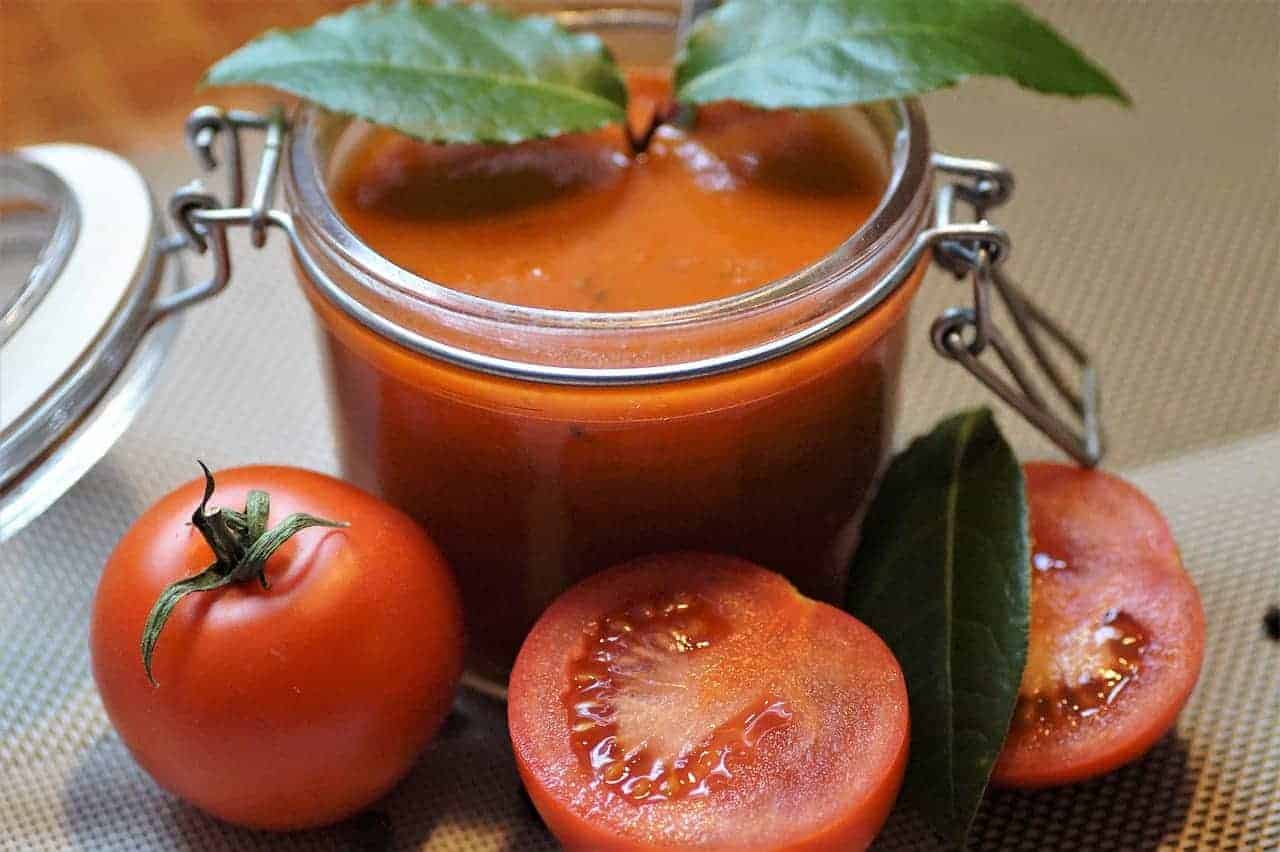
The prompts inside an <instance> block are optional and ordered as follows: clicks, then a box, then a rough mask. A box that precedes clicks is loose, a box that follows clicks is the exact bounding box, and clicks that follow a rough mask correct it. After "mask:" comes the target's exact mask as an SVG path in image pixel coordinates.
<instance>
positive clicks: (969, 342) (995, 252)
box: [929, 154, 1103, 467]
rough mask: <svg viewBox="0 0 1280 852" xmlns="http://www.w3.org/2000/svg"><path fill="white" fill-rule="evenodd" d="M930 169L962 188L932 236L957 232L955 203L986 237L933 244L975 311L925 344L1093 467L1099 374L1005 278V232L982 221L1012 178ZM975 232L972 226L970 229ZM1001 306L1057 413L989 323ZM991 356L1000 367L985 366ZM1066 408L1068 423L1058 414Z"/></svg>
mask: <svg viewBox="0 0 1280 852" xmlns="http://www.w3.org/2000/svg"><path fill="white" fill-rule="evenodd" d="M933 163H934V167H935V168H936V169H937V170H938V171H939V172H942V173H945V174H949V175H954V176H955V177H957V178H960V179H961V180H958V181H952V182H950V183H947V184H945V185H943V186H942V187H941V188H940V189H939V190H938V192H937V196H936V198H935V206H934V228H933V230H934V231H942V232H945V230H946V229H948V228H954V227H955V224H954V222H953V217H954V215H955V207H956V205H957V203H959V202H964V203H967V204H968V205H969V206H970V207H971V208H972V210H973V213H974V217H975V218H976V219H977V220H978V222H977V224H978V225H980V226H982V225H985V226H987V227H988V228H989V229H990V232H989V236H982V235H979V234H971V235H968V236H965V237H963V238H953V237H946V236H942V237H940V238H939V239H938V240H937V241H936V242H935V243H934V254H933V257H934V261H935V262H936V263H937V264H938V265H939V266H941V267H942V268H943V269H945V270H947V271H948V272H950V273H951V274H952V275H954V276H955V277H956V278H957V279H961V278H965V277H968V278H969V279H970V282H971V286H972V292H973V306H972V307H964V308H959V307H957V308H949V309H948V310H946V311H943V312H942V314H941V315H940V316H939V317H938V318H937V319H935V320H934V321H933V325H932V327H931V328H930V334H929V336H930V338H931V339H932V341H933V348H934V349H936V350H937V351H938V353H939V354H940V355H942V356H943V357H946V358H949V359H951V360H953V361H956V362H957V363H959V364H960V365H961V366H962V367H964V368H965V369H966V370H968V371H969V372H970V373H972V374H973V375H974V376H976V377H977V379H978V380H979V381H981V382H982V383H983V384H984V385H986V386H987V387H988V388H990V389H991V390H992V391H993V392H994V393H995V394H996V395H997V396H999V397H1000V398H1001V399H1003V400H1004V401H1005V402H1006V403H1008V404H1009V405H1010V406H1012V407H1013V408H1014V409H1016V410H1017V411H1018V412H1019V413H1020V414H1022V415H1023V416H1024V417H1025V418H1026V419H1027V420H1028V421H1030V422H1031V423H1032V424H1033V425H1034V426H1036V427H1037V428H1038V429H1040V431H1042V432H1043V433H1044V434H1045V435H1046V436H1048V437H1049V439H1050V440H1052V441H1053V442H1054V443H1055V444H1057V445H1058V446H1059V447H1061V448H1062V449H1063V450H1064V451H1066V452H1067V453H1068V454H1070V455H1071V456H1072V458H1074V459H1075V460H1076V461H1078V462H1079V463H1080V464H1082V465H1084V466H1085V467H1095V466H1096V465H1097V464H1098V463H1099V462H1100V461H1101V460H1102V454H1103V440H1102V427H1101V422H1100V419H1099V392H1098V374H1097V370H1096V369H1095V368H1094V366H1093V364H1092V362H1091V361H1090V359H1089V356H1088V354H1087V353H1086V352H1085V351H1084V348H1083V347H1082V346H1081V345H1080V344H1079V343H1078V342H1077V341H1076V340H1075V339H1074V338H1072V337H1071V335H1070V334H1068V333H1067V331H1066V329H1064V328H1063V327H1062V326H1061V325H1059V324H1058V323H1056V322H1054V321H1053V320H1052V319H1050V317H1049V316H1048V315H1047V314H1046V313H1045V312H1044V311H1043V310H1042V309H1041V308H1039V307H1038V306H1036V305H1035V303H1033V302H1032V301H1031V300H1030V299H1028V298H1027V296H1026V295H1025V294H1024V293H1023V292H1022V290H1021V289H1019V288H1018V287H1017V286H1015V285H1014V283H1013V282H1012V281H1011V280H1010V279H1009V277H1008V276H1007V275H1005V273H1004V271H1003V269H1002V264H1003V263H1004V261H1005V260H1006V259H1007V258H1008V255H1009V249H1010V247H1011V244H1010V241H1009V236H1008V234H1007V233H1005V231H1004V230H1003V229H1000V228H998V227H996V226H994V225H991V224H990V222H988V221H987V218H986V217H987V211H988V210H989V209H991V208H992V207H996V206H998V205H1000V204H1003V203H1004V202H1005V201H1007V200H1008V199H1009V196H1010V195H1011V194H1012V192H1013V176H1012V175H1011V174H1010V173H1009V171H1008V170H1007V169H1005V168H1004V167H1003V166H1000V165H998V164H996V163H991V162H986V161H983V160H968V159H962V158H959V157H950V156H947V155H944V154H935V155H934V157H933ZM969 227H972V226H969ZM993 289H994V291H995V293H996V294H997V295H998V296H999V298H1000V300H1001V302H1003V304H1004V306H1005V308H1006V309H1007V310H1008V312H1009V315H1010V316H1011V317H1012V318H1013V324H1014V328H1015V330H1016V332H1017V335H1018V336H1019V337H1020V338H1021V340H1022V342H1023V344H1024V345H1025V347H1026V349H1027V351H1028V352H1030V353H1031V356H1032V359H1033V360H1034V362H1035V366H1037V367H1038V368H1039V371H1040V373H1041V375H1042V376H1043V378H1044V379H1047V381H1048V384H1049V386H1050V388H1051V389H1052V391H1053V393H1054V394H1055V395H1056V397H1057V401H1058V405H1057V407H1055V406H1054V404H1053V403H1051V402H1050V401H1049V399H1048V398H1047V397H1046V395H1045V393H1043V392H1042V390H1041V388H1040V386H1039V384H1038V383H1037V381H1036V380H1035V378H1034V377H1033V376H1032V373H1031V371H1030V370H1028V368H1027V364H1026V363H1025V362H1024V361H1023V359H1022V358H1021V357H1020V356H1019V355H1018V354H1017V351H1016V350H1015V349H1014V347H1012V346H1011V345H1010V343H1009V340H1008V338H1006V337H1005V335H1004V334H1003V333H1002V332H1001V331H1000V330H999V328H998V327H997V326H996V324H995V321H994V319H993V304H992V299H991V292H992V290H993ZM1047 341H1052V342H1053V343H1056V344H1057V348H1058V349H1059V350H1061V352H1063V353H1065V354H1066V356H1067V357H1068V358H1069V359H1070V361H1071V362H1072V363H1073V364H1074V365H1075V367H1076V369H1077V370H1078V371H1079V383H1078V388H1075V387H1072V385H1071V384H1070V383H1069V382H1068V381H1067V380H1066V379H1065V378H1064V376H1063V373H1062V371H1061V370H1060V369H1059V367H1058V364H1057V363H1056V362H1055V361H1054V360H1053V358H1052V357H1051V356H1050V354H1049V350H1048V347H1047V346H1046V342H1047ZM987 349H991V350H993V351H994V352H995V354H996V356H997V358H998V359H999V361H1000V363H1002V364H1003V365H1004V368H1005V372H1004V373H1002V372H1001V371H1000V370H999V369H998V367H996V366H995V365H994V364H993V363H990V359H988V360H983V359H982V358H981V356H982V354H983V353H984V352H985V351H986V350H987ZM1063 407H1065V408H1066V409H1067V410H1068V411H1069V412H1070V413H1071V414H1072V415H1073V418H1068V417H1064V416H1062V415H1061V414H1059V413H1058V411H1059V409H1061V408H1063Z"/></svg>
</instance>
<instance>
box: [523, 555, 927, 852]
mask: <svg viewBox="0 0 1280 852" xmlns="http://www.w3.org/2000/svg"><path fill="white" fill-rule="evenodd" d="M509 696H510V697H509V704H508V717H509V724H510V730H511V741H512V744H513V746H514V749H515V755H516V762H517V765H518V767H519V770H520V775H521V778H522V779H523V780H524V783H525V786H526V788H527V789H528V790H529V794H530V797H531V798H532V799H533V802H534V804H535V806H536V807H537V808H538V811H539V813H541V814H542V817H543V819H544V820H545V821H546V823H547V825H548V826H549V827H550V828H551V830H552V832H554V833H555V835H556V836H557V837H558V838H559V839H560V841H561V842H562V843H563V844H564V845H565V847H566V848H568V849H570V850H588V849H590V850H640V849H650V848H654V847H663V848H668V847H669V848H682V849H726V848H734V849H787V850H801V849H809V850H826V849H842V850H852V849H859V848H863V847H865V846H866V845H867V844H868V843H870V841H871V839H872V838H873V837H874V836H875V834H876V832H877V831H879V829H880V826H881V825H882V824H883V822H884V820H885V818H886V817H887V815H888V813H889V810H890V808H891V807H892V805H893V801H894V799H895V797H896V796H897V792H898V788H899V786H900V785H901V782H902V776H903V772H904V770H905V765H906V757H907V741H908V713H907V693H906V686H905V682H904V680H903V676H902V671H901V669H900V668H899V667H898V663H897V661H896V660H895V659H894V657H893V655H892V653H890V651H889V649H888V648H887V647H886V646H885V645H884V643H883V642H881V641H880V639H879V637H877V636H876V635H875V634H874V633H872V632H871V630H870V629H869V628H867V627H866V626H865V625H863V624H862V623H861V622H859V621H857V620H856V619H854V618H853V617H852V616H850V615H848V614H846V613H844V612H842V611H841V610H838V609H836V608H835V607H832V606H829V605H827V604H824V603H820V602H816V601H813V600H810V599H808V598H805V597H803V596H801V595H800V594H799V593H798V592H797V591H796V589H795V587H794V586H792V585H791V584H790V583H788V582H786V580H784V579H783V578H782V577H780V576H779V575H777V574H774V573H772V572H769V571H766V570H764V569H762V568H759V567H757V566H755V565H752V564H750V563H746V562H743V561H741V560H737V559H733V558H730V557H727V556H711V555H703V554H694V553H680V554H671V555H666V556H657V557H648V558H644V559H639V560H636V561H634V562H632V563H629V564H626V565H622V566H619V567H617V568H614V569H611V570H609V571H606V572H604V573H602V574H599V575H597V576H594V577H591V578H589V579H587V580H585V581H584V582H582V583H581V584H579V585H577V586H575V587H574V588H573V589H571V590H570V591H568V592H567V593H565V594H564V595H563V596H561V597H560V598H559V599H558V600H557V601H556V602H555V603H554V604H553V605H552V606H551V607H550V608H549V609H548V610H547V612H546V613H545V614H544V615H543V617H542V618H541V619H540V620H539V621H538V623H537V625H536V626H535V627H534V629H533V631H532V632H531V633H530V634H529V637H528V639H527V640H526V641H525V643H524V646H523V647H522V648H521V651H520V656H519V657H518V659H517V660H516V665H515V668H514V670H513V671H512V675H511V685H510V693H509Z"/></svg>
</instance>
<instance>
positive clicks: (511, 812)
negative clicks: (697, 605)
mask: <svg viewBox="0 0 1280 852" xmlns="http://www.w3.org/2000/svg"><path fill="white" fill-rule="evenodd" d="M1132 479H1133V480H1134V481H1135V482H1136V483H1137V484H1138V485H1139V486H1140V487H1142V488H1143V489H1145V490H1146V491H1147V492H1148V493H1149V494H1150V495H1151V496H1152V497H1153V498H1154V499H1155V500H1156V501H1157V502H1158V503H1159V504H1160V505H1161V506H1162V507H1163V509H1164V510H1165V511H1166V512H1167V514H1168V516H1169V520H1170V522H1171V524H1172V525H1173V529H1174V532H1175V534H1176V536H1177V538H1178V540H1179V542H1180V543H1181V546H1182V550H1183V555H1184V559H1185V561H1186V564H1187V567H1188V569H1189V570H1190V571H1191V573H1192V575H1193V576H1194V577H1195V580H1196V583H1197V585H1198V586H1199V588H1200V592H1201V594H1202V595H1203V598H1204V606H1205V614H1206V619H1207V623H1208V645H1207V652H1206V658H1205V664H1204V674H1203V676H1202V677H1201V680H1200V684H1199V686H1198V687H1197V689H1196V692H1195V694H1194V695H1193V697H1192V699H1191V702H1190V704H1189V705H1188V707H1187V709H1186V710H1185V711H1184V712H1183V714H1182V716H1181V718H1180V719H1179V722H1178V725H1177V728H1176V731H1175V732H1174V733H1173V734H1171V735H1170V736H1168V737H1167V738H1166V739H1165V740H1163V741H1162V742H1161V743H1160V744H1158V745H1157V746H1156V747H1155V749H1154V750H1153V751H1152V752H1151V753H1150V754H1148V755H1147V757H1145V758H1144V759H1142V760H1141V761H1139V762H1137V763H1135V764H1133V765H1131V766H1129V767H1126V768H1124V769H1122V770H1120V771H1118V772H1115V773H1113V774H1112V775H1109V776H1107V777H1105V778H1103V779H1100V780H1098V781H1094V782H1091V783H1087V784H1082V785H1079V786H1076V787H1073V788H1070V789H1065V790H1052V791H1043V792H1036V793H1018V792H1005V791H999V792H993V793H991V794H990V795H989V796H988V800H987V802H986V804H985V806H984V808H983V810H982V812H981V814H980V815H979V818H978V823H977V826H976V827H975V830H974V839H975V843H974V845H975V846H976V847H979V848H989V849H1008V850H1028V852H1030V850H1041V849H1072V850H1075V849H1092V850H1117V852H1118V851H1119V850H1140V849H1156V848H1164V849H1185V850H1193V849H1207V848H1216V849H1257V850H1263V849H1276V848H1278V847H1280V644H1277V643H1275V642H1272V641H1270V640H1268V639H1266V638H1265V635H1264V631H1263V626H1262V616H1263V612H1264V609H1265V607H1266V605H1267V604H1268V602H1270V603H1276V602H1280V433H1276V434H1273V435H1271V436H1267V437H1262V438H1254V439H1250V440H1246V441H1243V442H1240V443H1237V444H1235V445H1233V446H1231V447H1228V448H1225V449H1217V450H1210V451H1204V452H1201V453H1199V454H1196V455H1194V456H1191V457H1187V458H1181V459H1177V460H1173V461H1169V462H1166V463H1162V464H1158V465H1155V466H1151V467H1147V468H1144V469H1141V470H1138V471H1135V472H1133V473H1132ZM83 490H88V489H83ZM108 496H109V495H107V494H102V493H97V494H94V493H89V494H81V493H77V494H76V495H73V497H71V498H70V500H69V503H70V505H69V506H67V507H66V509H67V510H68V511H75V512H76V515H77V516H78V517H79V518H80V519H81V520H83V521H85V522H86V529H85V531H84V533H83V535H84V536H88V537H95V536H96V537H98V538H107V537H108V536H109V534H110V533H109V531H107V530H105V529H104V528H103V526H102V524H101V513H100V512H95V511H94V508H93V507H94V506H95V505H102V503H101V501H102V500H103V499H104V498H106V497H108ZM31 539H32V537H28V538H26V539H24V542H26V541H31ZM41 543H42V544H44V545H54V544H55V543H54V542H53V541H52V539H50V538H46V539H44V540H43V541H42V542H41ZM84 545H85V541H84V540H83V539H82V538H81V536H68V538H67V539H65V540H64V543H63V544H62V546H60V547H59V546H54V549H53V552H52V553H50V554H48V555H46V557H45V559H44V560H37V559H36V558H35V557H36V554H35V553H33V552H31V551H30V550H29V549H26V548H24V549H23V550H22V551H21V552H20V553H19V557H20V558H19V560H18V561H17V562H15V563H13V564H9V565H7V566H6V567H5V569H4V570H5V573H4V575H3V578H4V583H3V584H2V585H0V623H2V624H4V625H5V627H4V641H3V643H2V644H0V672H3V678H4V680H3V691H2V692H0V730H3V733H4V736H3V737H2V738H0V848H6V849H10V848H11V849H15V850H16V849H23V850H27V849H45V848H50V849H57V848H65V847H72V846H74V847H77V848H87V849H137V848H145V849H165V848H172V847H175V846H178V847H182V848H193V849H254V848H280V849H351V848H370V849H419V848H422V849H430V850H442V852H444V850H448V852H464V851H465V850H508V849H509V850H535V849H554V848H556V846H555V842H554V841H553V840H552V839H551V838H550V836H548V835H547V834H546V832H545V831H544V830H543V829H542V827H541V826H540V825H539V823H538V822H537V820H536V818H535V817H534V816H533V814H532V811H531V810H530V809H529V807H528V805H527V804H526V803H525V801H524V800H523V798H522V797H521V795H520V791H519V783H518V781H517V780H516V775H515V767H514V764H513V762H512V757H511V752H510V748H509V746H508V744H507V737H506V724H505V713H504V708H503V707H502V706H501V705H498V704H496V703H494V702H492V701H490V700H488V699H484V698H480V697H477V696H474V695H470V694H463V695H462V697H461V698H460V699H459V701H458V705H457V709H456V711H455V713H454V715H453V717H451V719H450V721H449V723H448V724H447V725H446V728H445V730H444V732H443V733H442V734H441V736H440V737H439V739H438V740H437V741H436V743H435V744H434V745H433V746H432V747H431V748H430V749H429V750H428V752H427V753H426V754H425V755H424V756H423V758H422V759H421V761H420V762H419V763H418V765H417V766H416V768H415V769H414V770H413V772H412V774H411V775H410V776H409V778H408V779H407V780H406V781H405V782H404V783H402V784H401V785H400V786H399V787H398V788H397V789H396V790H395V791H394V792H393V793H392V794H391V795H390V796H388V797H387V798H386V799H384V800H383V801H381V802H379V803H378V804H376V805H375V806H374V808H373V809H372V810H371V811H370V812H369V813H366V814H365V815H364V816H362V817H360V818H358V819H355V820H352V821H350V822H348V823H345V824H343V825H341V826H338V827H336V828H333V829H328V830H325V831H315V832H303V833H299V834H295V835H290V836H272V835H263V834H257V833H254V832H249V831H243V830H240V829H236V828H232V827H230V826H228V825H225V824H223V823H220V822H218V821H216V820H213V819H210V818H207V817H205V816H203V815H201V814H200V813H199V812H197V811H195V810H193V809H191V808H188V807H186V806H185V805H183V804H182V803H180V802H178V801H176V800H174V799H173V798H171V797H169V796H168V795H166V794H164V793H163V792H161V791H160V790H159V789H158V788H157V787H156V786H155V785H154V784H153V783H152V782H151V781H150V779H149V778H147V776H146V775H145V774H143V772H142V771H141V770H140V769H139V768H138V767H137V766H136V764H134V763H133V761H132V760H131V759H130V758H129V756H128V754H127V752H126V751H125V750H124V747H123V746H122V745H121V743H120V740H119V739H118V738H117V737H116V735H115V733H114V732H113V731H112V729H111V727H110V725H109V724H108V723H107V721H106V719H105V717H104V716H103V712H102V707H101V704H100V703H99V701H98V697H97V694H96V692H95V691H94V688H93V684H92V681H91V680H90V678H89V675H88V670H87V669H88V664H87V659H86V652H85V636H84V633H85V617H86V611H87V607H88V603H89V599H90V595H91V587H90V584H89V583H88V582H86V580H87V577H86V572H85V571H84V570H83V568H82V567H81V565H80V562H81V560H80V559H79V558H77V557H76V555H75V554H76V553H77V551H78V550H79V549H80V548H82V547H84ZM51 563H55V564H51ZM878 846H879V848H882V849H886V850H908V849H932V848H941V847H940V846H939V845H938V844H937V843H936V841H935V840H934V838H933V837H932V836H931V835H930V833H929V831H928V829H927V828H926V827H925V826H924V825H923V824H922V823H921V821H920V820H919V819H918V818H916V817H915V816H914V815H913V814H912V813H911V812H910V811H909V810H906V809H903V808H900V809H899V810H898V811H896V812H895V814H894V816H893V817H892V818H891V820H890V823H889V825H888V827H887V828H886V830H885V832H884V834H883V835H882V836H881V838H880V840H879V842H878Z"/></svg>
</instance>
